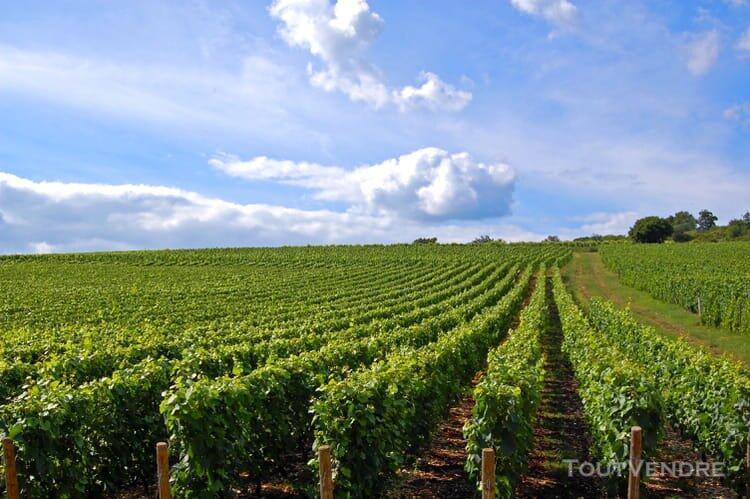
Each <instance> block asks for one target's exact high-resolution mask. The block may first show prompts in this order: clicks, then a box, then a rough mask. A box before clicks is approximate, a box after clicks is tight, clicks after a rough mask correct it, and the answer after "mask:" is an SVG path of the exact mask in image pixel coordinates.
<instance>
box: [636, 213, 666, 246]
mask: <svg viewBox="0 0 750 499" xmlns="http://www.w3.org/2000/svg"><path fill="white" fill-rule="evenodd" d="M673 232H674V228H672V224H670V223H669V221H667V220H666V219H665V218H660V217H645V218H641V219H639V220H636V222H635V224H634V225H633V227H631V228H630V231H629V232H628V235H629V236H630V238H631V239H632V240H633V241H635V242H636V243H663V242H664V240H665V239H667V238H668V237H669V236H671V235H672V233H673Z"/></svg>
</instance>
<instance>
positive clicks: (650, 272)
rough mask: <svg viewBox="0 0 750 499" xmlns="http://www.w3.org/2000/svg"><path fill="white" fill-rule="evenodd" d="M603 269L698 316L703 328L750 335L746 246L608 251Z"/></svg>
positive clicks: (749, 273) (748, 254) (619, 248)
mask: <svg viewBox="0 0 750 499" xmlns="http://www.w3.org/2000/svg"><path fill="white" fill-rule="evenodd" d="M601 255H602V260H603V262H604V264H605V265H606V266H607V267H608V268H609V269H610V270H612V271H614V272H616V273H617V274H618V275H619V277H620V279H621V280H622V281H623V282H624V283H625V284H628V285H630V286H633V287H635V288H638V289H641V290H643V291H646V292H648V293H649V294H651V295H652V296H654V297H655V298H658V299H660V300H664V301H666V302H669V303H674V304H677V305H680V306H682V307H684V308H686V309H688V310H690V311H692V312H698V304H699V302H700V312H701V317H700V320H701V322H702V323H703V324H707V325H711V326H722V327H725V328H727V329H730V330H732V331H737V332H741V333H744V334H750V243H745V242H737V243H717V244H714V245H694V244H688V245H664V246H658V247H637V248H636V247H630V246H608V247H606V248H602V250H601Z"/></svg>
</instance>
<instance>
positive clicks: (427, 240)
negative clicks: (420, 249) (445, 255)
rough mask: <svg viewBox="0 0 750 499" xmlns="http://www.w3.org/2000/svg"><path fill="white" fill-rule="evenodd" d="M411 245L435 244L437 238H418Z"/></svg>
mask: <svg viewBox="0 0 750 499" xmlns="http://www.w3.org/2000/svg"><path fill="white" fill-rule="evenodd" d="M412 244H437V237H419V238H417V239H415V240H414V242H413V243H412Z"/></svg>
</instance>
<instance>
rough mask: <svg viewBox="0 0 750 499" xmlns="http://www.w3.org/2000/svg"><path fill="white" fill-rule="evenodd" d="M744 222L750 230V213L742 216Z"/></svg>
mask: <svg viewBox="0 0 750 499" xmlns="http://www.w3.org/2000/svg"><path fill="white" fill-rule="evenodd" d="M742 221H743V222H744V223H745V225H747V226H748V228H750V211H746V212H745V214H744V215H742Z"/></svg>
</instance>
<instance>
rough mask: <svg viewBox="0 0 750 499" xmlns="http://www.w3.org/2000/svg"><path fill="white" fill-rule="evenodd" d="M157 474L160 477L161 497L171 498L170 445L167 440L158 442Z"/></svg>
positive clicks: (163, 498)
mask: <svg viewBox="0 0 750 499" xmlns="http://www.w3.org/2000/svg"><path fill="white" fill-rule="evenodd" d="M156 474H157V476H158V479H159V499H170V498H171V497H172V493H171V491H170V490H169V446H168V445H167V443H166V442H159V443H158V444H156Z"/></svg>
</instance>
